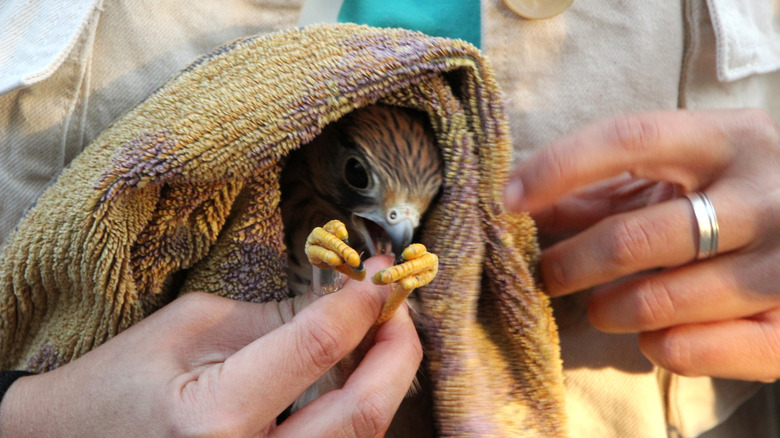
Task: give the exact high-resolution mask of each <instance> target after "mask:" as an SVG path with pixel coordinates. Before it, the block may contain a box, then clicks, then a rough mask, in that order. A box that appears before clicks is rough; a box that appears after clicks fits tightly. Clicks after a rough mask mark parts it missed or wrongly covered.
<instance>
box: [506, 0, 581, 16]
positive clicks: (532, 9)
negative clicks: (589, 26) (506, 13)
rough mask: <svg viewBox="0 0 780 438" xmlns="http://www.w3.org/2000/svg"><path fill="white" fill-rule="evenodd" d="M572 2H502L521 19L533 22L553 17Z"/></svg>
mask: <svg viewBox="0 0 780 438" xmlns="http://www.w3.org/2000/svg"><path fill="white" fill-rule="evenodd" d="M573 1H574V0H504V4H506V5H507V7H509V9H511V10H512V11H514V12H515V13H516V14H517V15H520V16H521V17H525V18H530V19H533V20H536V19H541V18H550V17H554V16H556V15H558V14H560V13H561V12H563V11H565V10H566V9H567V8H568V7H569V6H571V4H572V2H573Z"/></svg>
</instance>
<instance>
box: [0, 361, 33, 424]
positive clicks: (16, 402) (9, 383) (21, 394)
mask: <svg viewBox="0 0 780 438" xmlns="http://www.w3.org/2000/svg"><path fill="white" fill-rule="evenodd" d="M3 374H4V376H3V380H4V382H3V388H2V390H3V395H2V399H0V438H6V437H14V436H24V433H23V432H24V430H25V429H28V426H27V425H25V424H24V421H26V418H29V416H30V413H29V412H27V413H26V414H25V410H26V408H25V405H26V404H27V401H26V400H29V399H30V398H29V397H28V396H27V394H28V393H29V385H28V384H29V383H30V381H31V380H33V379H35V377H36V376H35V375H34V374H31V373H26V374H21V373H19V374H11V373H10V372H4V373H3Z"/></svg>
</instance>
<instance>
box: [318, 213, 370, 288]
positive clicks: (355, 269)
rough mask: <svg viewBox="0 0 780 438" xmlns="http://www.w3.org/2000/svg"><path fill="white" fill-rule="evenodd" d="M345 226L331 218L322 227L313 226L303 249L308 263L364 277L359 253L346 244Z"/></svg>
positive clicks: (352, 275) (352, 276) (358, 278)
mask: <svg viewBox="0 0 780 438" xmlns="http://www.w3.org/2000/svg"><path fill="white" fill-rule="evenodd" d="M347 237H348V233H347V227H346V226H345V225H344V224H343V223H342V222H341V221H338V220H332V221H330V222H328V223H327V224H325V226H324V227H316V228H314V229H313V230H312V231H311V233H310V234H309V237H308V238H307V239H306V245H305V251H306V256H307V257H308V259H309V263H311V264H312V265H313V266H316V267H318V268H321V269H335V270H337V271H339V272H341V273H343V274H346V275H348V276H349V277H351V278H354V279H356V280H363V279H364V278H365V277H366V271H365V267H364V266H363V262H362V261H361V260H360V254H358V253H357V251H355V250H354V249H352V247H350V246H349V245H347V244H346V242H345V240H347Z"/></svg>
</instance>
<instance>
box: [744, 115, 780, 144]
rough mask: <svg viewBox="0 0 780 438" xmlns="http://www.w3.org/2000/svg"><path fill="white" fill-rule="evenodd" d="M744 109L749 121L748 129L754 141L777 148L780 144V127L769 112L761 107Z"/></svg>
mask: <svg viewBox="0 0 780 438" xmlns="http://www.w3.org/2000/svg"><path fill="white" fill-rule="evenodd" d="M744 111H745V118H746V120H747V121H748V123H747V127H746V129H748V130H750V132H751V133H752V137H753V138H754V141H756V142H757V143H759V144H763V145H767V146H774V147H775V148H777V147H778V146H780V127H778V125H777V122H776V121H775V119H774V118H772V116H771V115H770V114H769V113H767V112H766V111H764V110H760V109H747V110H744Z"/></svg>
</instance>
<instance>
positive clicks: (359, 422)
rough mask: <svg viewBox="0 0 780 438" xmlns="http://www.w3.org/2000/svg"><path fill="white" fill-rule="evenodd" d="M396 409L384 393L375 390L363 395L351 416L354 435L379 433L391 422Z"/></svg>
mask: <svg viewBox="0 0 780 438" xmlns="http://www.w3.org/2000/svg"><path fill="white" fill-rule="evenodd" d="M394 411H395V409H394V406H393V405H392V404H391V403H390V402H389V400H387V398H386V397H384V395H383V394H382V393H379V392H374V393H371V394H367V395H366V396H365V397H361V398H360V399H359V400H358V401H357V406H356V409H355V410H354V411H353V413H352V416H351V424H352V431H353V433H354V436H375V435H377V434H379V433H380V432H382V431H383V430H384V429H385V428H386V427H387V425H388V424H389V423H390V420H391V419H392V416H393V413H394Z"/></svg>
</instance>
